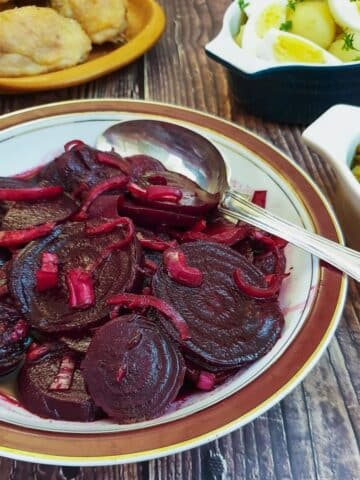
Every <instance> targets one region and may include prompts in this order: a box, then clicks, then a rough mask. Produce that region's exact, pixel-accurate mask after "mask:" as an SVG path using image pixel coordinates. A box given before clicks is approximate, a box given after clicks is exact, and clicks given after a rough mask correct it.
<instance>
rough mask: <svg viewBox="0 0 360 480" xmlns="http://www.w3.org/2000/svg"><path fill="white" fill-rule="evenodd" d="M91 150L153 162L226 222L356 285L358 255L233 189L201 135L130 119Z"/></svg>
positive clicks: (217, 156)
mask: <svg viewBox="0 0 360 480" xmlns="http://www.w3.org/2000/svg"><path fill="white" fill-rule="evenodd" d="M97 148H98V149H100V150H104V151H110V150H113V151H115V152H117V153H118V154H120V155H121V156H131V155H138V154H145V155H148V156H150V157H153V158H155V159H157V160H159V161H160V162H161V163H162V164H163V165H164V166H165V167H166V168H167V169H168V170H171V171H175V172H177V173H181V174H182V175H185V176H187V177H188V178H190V179H191V180H193V181H194V182H196V183H197V184H198V185H199V186H200V187H201V188H203V189H204V190H206V191H207V192H209V193H212V194H218V195H219V204H218V210H219V212H220V213H221V214H222V215H223V216H226V218H228V219H231V220H232V221H234V222H236V221H238V220H242V221H245V222H247V223H249V224H250V225H253V226H255V227H258V228H261V229H263V230H265V231H267V232H269V233H272V234H274V235H277V236H279V237H281V238H283V239H285V240H287V241H288V242H290V243H292V244H293V245H296V246H298V247H300V248H302V249H303V250H305V251H307V252H309V253H312V254H313V255H315V256H317V257H319V258H321V259H322V260H325V261H326V262H327V263H329V264H331V265H333V266H335V267H336V268H338V269H339V270H341V271H343V272H344V273H347V274H348V275H350V276H351V277H353V278H355V279H356V280H358V281H360V253H359V252H356V251H355V250H352V249H350V248H347V247H344V246H343V245H340V244H338V243H335V242H332V241H330V240H328V239H326V238H324V237H321V236H320V235H317V234H315V233H312V232H309V231H307V230H305V229H303V228H301V227H298V226H295V225H293V224H292V223H290V222H288V221H287V220H283V219H281V218H279V217H277V216H275V215H273V214H272V213H270V212H269V211H267V210H265V209H263V208H261V207H258V206H257V205H255V204H253V203H251V202H250V201H249V200H248V199H247V198H246V196H244V195H242V194H241V193H239V192H236V191H235V190H233V189H232V188H231V187H230V186H229V177H228V172H227V167H226V163H225V160H224V158H223V157H222V155H221V153H220V152H219V150H218V149H217V148H216V147H215V146H214V145H213V144H212V143H211V142H210V141H209V140H208V139H207V138H205V137H204V136H202V135H200V134H198V133H196V132H193V131H192V130H190V129H188V128H185V127H182V126H180V125H176V124H173V123H168V122H163V121H158V120H141V119H140V120H130V121H124V122H120V123H117V124H115V125H113V126H111V127H109V128H108V129H107V130H105V131H104V132H103V133H102V134H101V135H100V137H99V138H98V141H97Z"/></svg>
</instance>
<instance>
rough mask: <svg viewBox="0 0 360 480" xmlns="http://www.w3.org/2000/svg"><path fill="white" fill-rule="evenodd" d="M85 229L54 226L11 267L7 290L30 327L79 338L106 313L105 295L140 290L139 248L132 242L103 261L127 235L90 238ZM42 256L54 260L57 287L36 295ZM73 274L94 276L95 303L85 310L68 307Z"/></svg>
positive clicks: (116, 233) (73, 225)
mask: <svg viewBox="0 0 360 480" xmlns="http://www.w3.org/2000/svg"><path fill="white" fill-rule="evenodd" d="M88 225H89V222H87V224H85V223H83V222H80V223H68V224H66V225H61V226H58V227H56V228H55V229H54V231H53V232H52V233H51V234H50V235H49V236H47V237H46V238H43V239H41V240H39V241H36V242H32V243H31V244H29V245H28V246H27V247H26V248H24V249H23V250H22V251H21V252H20V253H19V255H18V256H17V257H16V259H15V260H14V261H13V262H12V266H11V271H10V275H9V277H10V278H9V285H8V286H9V289H10V290H11V293H12V296H13V297H14V299H16V302H17V304H18V306H19V308H20V309H21V311H22V312H23V313H24V315H25V316H26V317H27V318H28V319H29V321H30V323H31V325H32V326H33V327H34V328H36V329H37V330H39V331H41V332H43V333H52V334H54V333H58V332H72V331H77V332H79V331H83V330H86V329H88V328H89V327H91V326H93V325H96V324H99V323H101V322H102V320H103V319H105V318H106V316H107V315H108V313H109V312H110V307H108V306H107V305H106V298H107V297H108V296H109V295H113V294H115V293H119V292H124V291H132V290H133V289H134V288H136V287H138V282H139V280H140V275H139V273H138V271H137V267H138V265H139V264H140V262H141V247H140V245H139V243H138V242H137V240H136V238H133V240H132V241H131V242H130V244H128V245H127V246H126V247H124V248H119V249H116V250H113V251H110V252H108V253H107V254H106V256H105V255H104V252H106V251H107V249H109V248H111V247H112V246H113V245H114V244H115V243H116V242H120V241H121V240H122V239H124V238H125V236H126V233H124V232H123V231H122V229H121V228H120V227H119V228H117V229H116V230H114V231H112V232H110V233H106V234H103V235H94V236H89V235H88V234H87V233H86V227H87V226H88ZM44 252H49V253H54V254H57V256H58V264H59V274H58V287H57V288H54V289H50V290H46V291H44V292H37V291H36V288H35V286H36V271H37V270H38V269H39V267H40V265H41V257H42V254H43V253H44ZM94 267H96V268H94ZM74 269H81V270H83V271H85V272H88V273H90V272H91V273H92V283H93V287H94V294H95V303H94V305H91V306H89V307H88V308H85V309H78V308H73V307H72V306H71V305H70V292H69V289H68V283H67V274H68V272H70V271H72V270H74Z"/></svg>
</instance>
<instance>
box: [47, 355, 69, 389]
mask: <svg viewBox="0 0 360 480" xmlns="http://www.w3.org/2000/svg"><path fill="white" fill-rule="evenodd" d="M74 370H75V360H74V358H73V357H72V356H71V355H64V356H63V358H62V359H61V363H60V367H59V371H58V373H57V375H56V377H55V378H54V380H53V382H52V383H51V385H50V386H49V390H55V391H59V390H61V391H64V390H69V388H70V387H71V383H72V380H73V376H74Z"/></svg>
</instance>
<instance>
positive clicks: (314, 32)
mask: <svg viewBox="0 0 360 480" xmlns="http://www.w3.org/2000/svg"><path fill="white" fill-rule="evenodd" d="M288 10H289V11H288V17H287V18H288V20H290V21H291V29H290V32H291V33H295V34H296V35H300V36H302V37H305V38H308V39H309V40H311V41H313V42H315V43H316V44H317V45H319V46H320V47H322V48H325V49H327V48H329V46H330V45H331V43H332V42H333V41H334V39H335V34H336V24H335V21H334V19H333V17H332V16H331V13H330V10H329V7H328V5H327V3H326V2H323V1H321V0H316V1H307V2H300V3H297V4H296V6H295V9H294V10H291V9H288Z"/></svg>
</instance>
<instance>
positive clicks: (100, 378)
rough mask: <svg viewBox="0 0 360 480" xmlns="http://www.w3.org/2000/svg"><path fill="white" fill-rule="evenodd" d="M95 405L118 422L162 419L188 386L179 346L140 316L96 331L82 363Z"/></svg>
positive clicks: (113, 323)
mask: <svg viewBox="0 0 360 480" xmlns="http://www.w3.org/2000/svg"><path fill="white" fill-rule="evenodd" d="M82 369H83V374H84V378H85V382H86V385H87V388H88V390H89V392H90V395H91V396H92V398H93V399H94V402H95V403H96V404H97V405H99V406H100V407H101V408H102V409H103V410H104V411H105V412H106V413H107V414H108V415H109V416H110V417H112V418H114V419H115V420H116V421H117V422H119V423H133V422H139V421H142V420H148V419H150V418H154V417H157V416H159V415H160V414H162V413H163V412H164V410H165V409H166V407H167V406H168V405H169V404H170V403H171V402H172V401H173V400H174V399H175V397H176V396H177V394H178V391H179V389H180V387H181V386H182V384H183V381H184V373H185V364H184V360H183V358H182V356H181V354H180V353H179V351H178V350H177V348H176V346H175V345H174V343H173V342H172V341H171V340H170V339H169V338H168V337H167V336H166V335H165V334H163V333H162V332H161V331H159V329H158V327H157V326H156V325H155V324H154V323H152V322H150V321H149V320H148V319H147V318H145V317H143V316H141V315H126V316H122V317H118V318H116V319H115V320H112V321H110V322H108V323H106V324H105V325H103V326H102V327H101V328H99V330H98V331H97V332H96V334H95V336H94V338H93V340H92V341H91V344H90V347H89V349H88V351H87V353H86V356H85V360H84V361H83V362H82Z"/></svg>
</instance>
